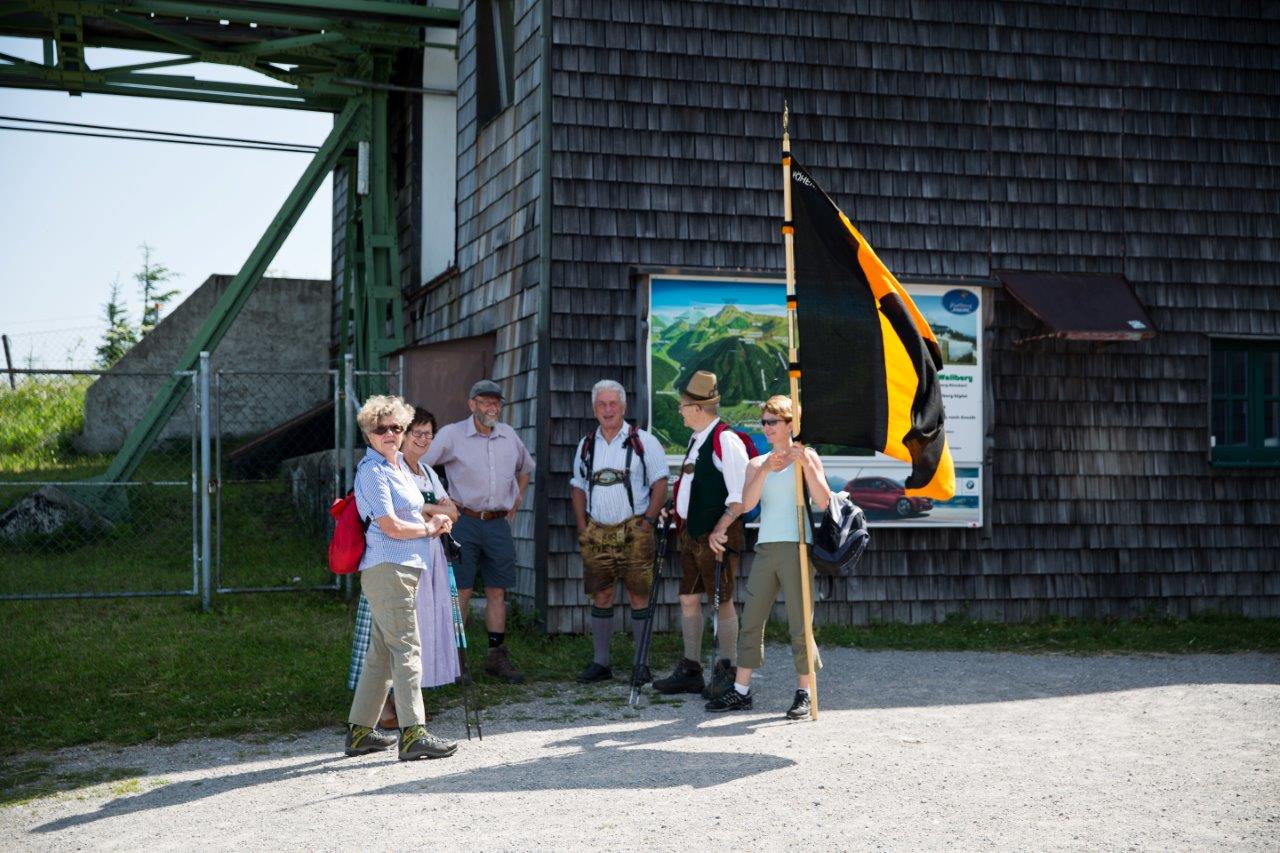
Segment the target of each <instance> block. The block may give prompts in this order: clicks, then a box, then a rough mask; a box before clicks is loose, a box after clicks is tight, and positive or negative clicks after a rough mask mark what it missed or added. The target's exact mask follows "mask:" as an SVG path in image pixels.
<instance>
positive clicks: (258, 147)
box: [0, 124, 317, 154]
mask: <svg viewBox="0 0 1280 853" xmlns="http://www.w3.org/2000/svg"><path fill="white" fill-rule="evenodd" d="M0 130H21V131H26V132H27V133H52V134H56V135H59V136H87V137H89V138H91V139H125V140H130V141H132V142H168V143H171V144H173V145H200V146H203V147H205V148H243V149H246V150H248V151H283V152H285V153H287V154H314V153H315V152H316V150H317V149H314V148H289V147H287V146H284V145H241V144H239V143H233V142H201V141H199V140H195V139H163V138H160V137H155V136H127V135H125V134H119V133H87V132H85V131H81V130H56V129H54V128H52V127H13V126H11V125H2V124H0Z"/></svg>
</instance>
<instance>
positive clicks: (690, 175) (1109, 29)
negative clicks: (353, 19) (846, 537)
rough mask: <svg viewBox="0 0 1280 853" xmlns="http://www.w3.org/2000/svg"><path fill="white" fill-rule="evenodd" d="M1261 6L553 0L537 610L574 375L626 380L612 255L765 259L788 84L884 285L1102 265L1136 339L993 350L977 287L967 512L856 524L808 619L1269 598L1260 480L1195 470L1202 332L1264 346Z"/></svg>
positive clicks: (627, 308)
mask: <svg viewBox="0 0 1280 853" xmlns="http://www.w3.org/2000/svg"><path fill="white" fill-rule="evenodd" d="M1278 5H1280V4H1276V3H1274V2H1234V3H1230V2H1228V3H1215V4H1204V3H1199V2H1192V0H1182V1H1181V2H1174V0H1170V1H1169V2H1165V0H1127V1H1126V0H1110V1H1109V2H1108V0H1098V2H1091V3H1085V4H1082V3H1075V2H1072V3H1029V2H998V3H955V2H950V1H949V0H918V2H912V3H899V2H872V0H850V2H846V3H842V4H826V5H825V7H824V6H823V4H811V3H800V2H795V3H766V2H760V3H751V2H740V3H715V2H675V1H674V0H671V2H665V1H664V0H657V2H647V3H632V4H619V3H613V2H609V0H554V3H553V15H554V27H553V33H552V35H553V45H554V47H553V56H552V64H551V69H552V75H553V81H552V92H553V98H554V100H553V122H554V128H553V135H552V139H553V163H552V177H553V180H554V193H553V195H554V213H553V218H552V226H553V229H554V230H553V233H554V246H553V259H554V267H553V272H552V278H553V285H554V287H553V291H552V312H553V313H552V319H551V335H552V346H551V354H550V367H551V371H552V373H551V377H550V382H551V389H552V394H551V398H550V400H549V401H548V402H549V404H550V416H551V418H552V421H551V458H550V459H549V460H539V462H540V464H541V466H542V467H541V475H543V476H547V475H549V476H551V477H552V479H551V481H550V492H549V497H550V500H551V504H552V505H551V519H552V522H553V528H552V530H551V532H550V536H549V542H550V546H551V554H550V556H549V558H548V570H549V577H550V580H549V583H548V596H549V602H548V603H549V605H550V607H551V608H552V616H553V619H552V620H551V627H552V629H553V630H578V629H580V628H582V626H583V624H584V614H585V607H584V605H585V600H584V599H583V597H582V594H581V582H580V580H579V578H580V571H581V570H580V564H579V560H578V557H577V554H576V546H575V543H574V539H573V536H572V521H571V518H572V516H571V513H570V511H569V492H568V483H567V479H568V474H567V472H568V469H569V463H570V455H571V453H572V449H573V444H574V442H575V441H576V439H577V438H578V436H579V435H580V434H581V433H582V431H584V430H585V428H586V427H587V426H588V424H589V423H590V407H589V400H588V395H587V391H588V389H589V388H590V385H591V383H592V382H593V381H595V380H596V379H598V378H600V377H601V376H606V375H609V376H614V377H616V378H618V379H620V380H621V381H622V382H623V383H624V384H626V385H627V386H628V387H634V386H635V378H636V377H635V371H634V368H633V365H634V364H635V362H636V357H637V354H636V352H635V344H634V317H635V312H636V311H637V306H636V305H635V295H634V294H635V288H634V282H633V281H632V280H631V279H630V277H629V270H630V268H631V267H632V266H633V265H641V266H680V267H704V268H715V267H719V268H743V269H769V270H780V269H782V266H783V256H782V244H781V241H780V239H779V237H778V236H777V232H778V220H779V219H780V217H781V204H782V202H781V192H780V186H779V184H780V180H781V178H780V169H779V167H778V165H777V161H778V151H779V112H780V110H781V105H782V101H783V99H784V98H789V99H790V102H791V108H792V112H793V145H794V151H795V152H796V155H797V157H798V159H799V160H800V161H801V162H802V163H804V164H805V166H807V167H808V168H809V169H810V171H811V172H812V173H813V174H814V176H815V177H816V178H817V179H818V180H819V182H820V183H822V185H823V186H824V188H825V189H826V190H827V191H828V192H829V193H830V194H831V195H832V197H833V198H835V199H836V201H837V202H838V203H839V204H840V205H841V206H842V207H843V208H844V210H845V211H846V212H847V213H848V214H849V215H850V217H851V218H852V219H853V220H854V222H855V223H857V224H858V226H859V228H860V229H861V230H862V232H863V233H864V234H865V235H866V236H867V238H868V240H870V242H871V243H872V245H874V246H875V247H876V249H877V251H878V253H879V254H880V256H881V257H882V258H883V259H884V260H885V262H886V263H887V264H888V265H889V267H890V268H891V269H893V270H894V271H895V272H897V273H898V274H899V275H900V276H901V277H904V278H905V277H914V278H920V277H928V276H979V277H986V276H989V275H991V273H992V271H993V270H999V269H1015V270H1018V269H1021V270H1040V271H1065V272H1091V273H1123V274H1125V275H1126V276H1127V277H1128V278H1129V279H1130V280H1131V281H1132V282H1133V283H1134V287H1135V290H1136V292H1137V293H1138V295H1139V297H1140V298H1141V299H1142V300H1143V302H1144V303H1145V304H1146V305H1147V306H1148V309H1149V311H1150V314H1151V316H1152V319H1153V320H1154V322H1155V323H1156V325H1157V327H1158V328H1159V330H1160V334H1159V335H1158V336H1157V337H1156V338H1155V339H1154V340H1153V341H1151V342H1148V343H1145V344H1112V345H1105V346H1100V345H1094V344H1086V343H1045V342H1038V343H1032V344H1029V345H1025V346H1022V347H1017V348H1015V346H1014V342H1015V341H1017V340H1018V339H1020V338H1023V337H1026V336H1028V335H1031V334H1035V333H1036V327H1035V324H1034V321H1033V320H1032V318H1031V317H1030V316H1029V315H1028V314H1027V313H1026V312H1025V311H1024V310H1023V309H1022V308H1020V307H1018V306H1017V305H1015V304H1013V303H1012V301H1011V300H1010V299H1009V298H1008V297H1007V296H1006V295H1005V294H1003V293H1001V292H999V291H994V290H993V291H989V292H988V293H989V294H990V296H991V298H992V299H993V300H994V310H993V324H992V327H991V329H990V330H989V332H988V335H987V342H988V352H987V359H988V363H989V365H990V371H991V392H992V394H991V399H990V400H989V406H990V407H992V409H993V422H994V423H993V435H992V438H993V441H994V446H993V448H992V451H991V458H990V460H989V462H990V465H991V473H992V478H991V482H992V488H991V491H990V493H989V494H988V496H987V499H988V504H989V511H990V517H991V524H990V526H989V529H988V530H987V531H969V530H918V529H917V530H893V529H881V530H878V531H876V533H875V537H874V546H873V549H872V551H871V552H870V553H869V555H868V557H867V558H866V559H865V560H864V563H863V577H861V578H860V579H857V580H850V581H841V582H838V584H837V587H836V599H835V600H834V601H830V602H827V603H824V604H822V605H821V606H820V608H819V618H820V619H824V620H831V621H854V622H865V621H867V620H869V619H900V620H909V621H930V620H933V619H937V618H940V617H941V616H942V615H944V614H945V613H948V612H955V611H959V610H961V609H965V610H967V611H968V612H969V613H970V614H972V615H974V616H977V617H982V618H991V619H1021V618H1028V617H1033V616H1039V615H1043V614H1046V613H1062V614H1067V615H1101V614H1112V613H1115V614H1129V613H1133V612H1136V611H1139V610H1141V609H1142V608H1145V607H1147V606H1154V607H1156V608H1158V609H1160V610H1162V611H1164V610H1167V611H1169V612H1174V613H1180V614H1185V613H1189V612H1193V611H1197V610H1204V609H1221V610H1226V611H1233V612H1243V613H1248V614H1252V615H1261V614H1264V613H1265V614H1271V615H1277V614H1280V570H1278V569H1277V565H1280V544H1278V543H1277V539H1276V535H1275V530H1276V529H1277V525H1280V477H1277V476H1275V473H1274V472H1273V471H1271V472H1269V471H1227V470H1222V469H1214V468H1211V467H1210V466H1209V464H1208V461H1207V444H1208V381H1207V377H1208V352H1209V339H1208V336H1209V335H1213V334H1254V335H1271V336H1280V249H1277V239H1278V238H1280V224H1278V223H1280V203H1278V202H1277V199H1278V198H1280V99H1277V98H1276V97H1275V92H1276V91H1280V50H1277V48H1276V45H1277V44H1280V23H1278V21H1280V14H1277V10H1278ZM783 7H794V8H783ZM820 8H840V9H842V10H844V11H843V13H837V12H826V11H813V10H814V9H820ZM526 150H532V149H526ZM673 596H674V589H670V590H668V591H667V597H666V600H667V601H673V600H674V597H673ZM557 606H563V607H564V608H566V609H564V610H561V611H556V610H555V608H556V607H557ZM659 624H662V623H661V622H660V623H659Z"/></svg>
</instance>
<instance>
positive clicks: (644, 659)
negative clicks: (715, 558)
mask: <svg viewBox="0 0 1280 853" xmlns="http://www.w3.org/2000/svg"><path fill="white" fill-rule="evenodd" d="M670 508H671V501H667V505H666V506H665V507H663V510H662V514H661V515H660V518H661V519H662V535H661V537H660V538H659V539H658V547H657V548H655V549H654V556H653V580H652V581H650V583H649V619H648V622H647V623H646V624H645V625H644V627H642V628H641V629H640V642H638V643H636V653H635V658H634V660H632V662H631V697H630V698H629V699H627V704H628V705H630V706H631V707H632V708H634V707H636V706H637V705H638V704H639V703H640V688H641V687H643V686H644V685H643V684H639V683H637V680H636V679H637V678H638V676H639V672H640V667H642V666H648V665H649V643H650V641H651V640H652V639H653V620H654V619H655V618H657V611H656V610H655V609H654V608H656V607H657V605H658V593H660V592H661V591H662V563H663V561H664V560H665V559H666V556H667V543H668V542H670V541H671V526H670V524H669V523H668V521H667V511H668V510H669V509H670Z"/></svg>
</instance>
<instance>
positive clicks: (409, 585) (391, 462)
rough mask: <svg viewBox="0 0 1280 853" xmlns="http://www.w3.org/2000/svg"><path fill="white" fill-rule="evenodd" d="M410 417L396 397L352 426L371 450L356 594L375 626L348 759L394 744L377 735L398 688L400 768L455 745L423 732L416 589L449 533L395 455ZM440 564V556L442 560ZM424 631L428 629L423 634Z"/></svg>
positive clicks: (375, 403)
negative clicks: (429, 512)
mask: <svg viewBox="0 0 1280 853" xmlns="http://www.w3.org/2000/svg"><path fill="white" fill-rule="evenodd" d="M412 420H413V410H412V409H410V408H409V407H408V406H406V405H405V404H404V401H403V400H401V399H400V398H399V397H384V396H374V397H370V398H369V399H368V400H367V401H366V402H365V404H364V406H363V408H361V409H360V414H359V415H357V416H356V421H357V423H359V425H360V431H361V432H362V433H364V437H365V441H366V442H368V444H369V450H368V451H367V452H366V453H365V456H364V458H363V459H361V460H360V465H359V467H357V469H356V477H355V495H356V508H357V510H359V512H360V517H361V518H363V519H366V520H368V521H369V527H368V529H367V530H366V531H365V551H364V556H363V557H362V558H361V559H360V586H361V589H362V590H363V592H364V596H365V597H366V598H367V599H368V600H369V610H370V616H371V619H372V629H371V637H370V640H369V650H368V652H367V654H366V655H365V661H364V668H363V670H362V671H361V673H360V679H359V681H358V682H357V684H356V693H355V697H354V699H353V700H352V702H351V713H350V714H349V715H348V717H347V722H348V728H347V740H346V753H347V755H363V754H365V753H369V752H376V751H379V750H383V749H390V748H391V747H392V746H394V745H395V744H396V736H395V735H393V734H390V733H384V732H382V731H379V730H378V728H377V724H378V717H379V714H380V712H381V711H382V706H383V702H384V701H385V700H386V696H387V690H388V689H390V688H391V687H392V685H393V684H394V686H395V705H396V716H397V718H398V721H399V725H400V737H399V742H400V760H401V761H409V760H413V759H417V758H443V757H445V756H448V755H452V754H453V753H454V752H456V751H457V749H458V745H457V744H456V743H454V742H453V741H448V740H445V739H443V738H439V737H436V736H435V735H432V734H430V733H429V732H427V729H426V726H425V725H424V724H425V722H426V715H425V713H424V710H423V707H422V656H421V654H422V641H421V635H420V633H419V625H418V614H417V600H416V599H417V592H418V584H419V582H420V581H421V579H422V574H423V570H424V569H428V568H429V567H431V566H432V565H433V564H434V562H435V560H436V558H437V553H436V552H438V551H440V549H441V546H440V541H439V536H440V534H441V533H446V532H448V531H449V529H450V528H451V527H452V526H453V522H452V521H451V520H450V518H449V516H448V515H445V514H443V513H437V514H434V515H430V516H429V517H428V516H426V515H424V513H423V511H422V508H423V506H424V503H425V502H424V501H423V499H422V492H421V491H419V490H418V487H417V485H416V484H415V483H414V481H413V477H412V475H411V473H410V471H409V468H408V466H407V465H406V463H405V460H404V454H403V453H401V452H400V445H401V444H402V443H403V441H404V432H405V429H406V428H407V427H408V426H409V423H410V422H411V421H412ZM440 558H443V555H442V554H441V555H440ZM427 627H429V626H427Z"/></svg>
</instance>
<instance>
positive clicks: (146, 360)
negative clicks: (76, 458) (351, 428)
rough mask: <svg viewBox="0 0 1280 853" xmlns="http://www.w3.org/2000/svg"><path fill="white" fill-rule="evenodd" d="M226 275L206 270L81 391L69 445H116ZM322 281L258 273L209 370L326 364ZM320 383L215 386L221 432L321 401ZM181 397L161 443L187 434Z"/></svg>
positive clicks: (250, 381) (91, 449)
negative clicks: (77, 425)
mask: <svg viewBox="0 0 1280 853" xmlns="http://www.w3.org/2000/svg"><path fill="white" fill-rule="evenodd" d="M230 282H231V276H228V275H213V276H210V277H209V278H208V279H207V280H206V281H205V283H204V284H202V285H200V287H199V288H197V289H196V291H195V292H194V293H192V294H191V295H190V296H188V297H187V298H186V299H185V300H184V301H183V302H182V304H181V305H179V306H178V307H177V308H175V309H174V310H173V313H171V314H170V315H169V316H168V317H165V318H164V320H163V321H162V322H161V323H160V325H159V326H157V327H156V328H155V329H154V330H152V332H151V334H149V335H147V336H146V337H145V338H143V339H142V340H141V341H139V342H138V343H137V344H136V345H135V346H134V347H133V349H131V350H130V351H129V352H128V354H126V355H125V357H124V358H122V359H120V361H119V362H117V363H116V365H115V367H113V368H112V369H111V371H110V372H109V373H107V374H106V375H104V376H102V377H100V378H99V379H98V381H96V382H94V383H93V385H91V386H90V387H89V391H88V393H87V394H86V395H85V419H84V420H85V428H84V432H83V434H82V435H81V436H80V437H79V438H78V439H77V441H76V446H77V447H78V448H79V449H80V450H81V451H82V452H85V453H111V452H114V451H116V450H119V449H120V446H121V444H122V443H123V442H124V438H125V436H126V435H128V433H129V430H131V429H132V428H133V427H134V425H135V424H136V423H137V422H138V420H139V419H140V418H141V417H142V415H143V414H144V413H145V412H146V411H147V409H148V407H149V406H150V405H151V401H152V400H153V399H154V397H155V395H156V393H157V392H158V391H159V390H160V389H161V388H162V387H163V385H164V383H165V381H166V380H165V377H164V376H161V375H155V376H140V375H137V374H138V373H146V372H154V373H162V372H167V371H172V370H174V369H176V366H177V363H178V359H179V358H181V357H182V354H183V352H185V350H186V348H187V345H188V344H189V342H190V341H191V339H192V338H193V337H194V335H195V333H196V331H197V330H198V329H199V327H200V324H201V323H203V322H204V320H205V318H206V317H208V316H209V313H210V312H211V311H212V310H213V307H214V305H215V304H216V303H217V301H218V299H219V298H221V296H222V294H223V292H225V290H226V288H227V285H228V284H229V283H230ZM329 300H330V283H329V282H328V281H323V280H315V279H293V278H264V279H263V280H262V281H261V282H260V283H259V284H258V286H257V288H256V289H255V290H254V292H253V295H251V296H250V297H249V300H248V302H247V303H246V304H245V306H244V308H243V309H242V310H241V311H240V314H239V316H237V317H236V319H235V322H234V323H233V324H232V325H231V328H230V330H229V331H228V332H227V334H226V335H225V336H224V337H223V339H222V342H221V343H220V344H219V346H218V348H217V349H216V350H214V352H213V356H212V363H213V368H214V370H259V371H289V370H316V371H321V370H327V369H328V367H329V315H330V311H331V307H330V301H329ZM327 387H328V383H327V382H326V381H324V380H322V379H321V378H320V377H305V378H298V377H294V378H290V377H288V376H285V375H274V376H262V377H252V378H250V377H243V378H236V380H235V381H233V382H228V383H225V386H224V393H223V396H222V409H223V435H224V436H250V435H255V434H257V433H260V432H262V431H264V430H267V429H270V428H271V427H273V426H276V425H277V424H279V423H281V422H283V421H285V420H287V419H289V418H291V417H293V416H294V415H297V414H299V413H301V412H303V411H306V410H307V409H309V408H311V407H312V406H314V405H316V404H318V403H321V402H324V400H325V399H326V398H325V389H326V388H327ZM192 421H193V415H192V411H191V396H190V394H189V393H188V395H187V396H186V398H185V399H184V400H183V404H182V405H181V406H179V407H178V410H177V412H175V414H174V415H173V417H172V418H171V419H170V421H169V424H168V425H167V426H166V428H165V431H164V432H163V433H161V440H164V439H182V438H188V437H190V436H191V425H192Z"/></svg>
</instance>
